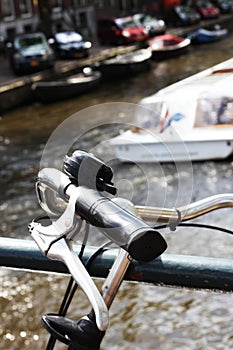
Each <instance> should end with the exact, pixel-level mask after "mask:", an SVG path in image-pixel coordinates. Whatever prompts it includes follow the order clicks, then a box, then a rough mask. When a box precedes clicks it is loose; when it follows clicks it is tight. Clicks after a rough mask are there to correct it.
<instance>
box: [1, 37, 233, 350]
mask: <svg viewBox="0 0 233 350" xmlns="http://www.w3.org/2000/svg"><path fill="white" fill-rule="evenodd" d="M232 52H233V41H232V37H229V38H227V39H226V40H224V41H222V42H221V43H218V44H211V45H206V46H199V47H198V46H196V47H192V48H191V50H190V52H189V53H188V54H187V55H184V56H181V57H179V58H177V59H171V60H168V61H164V62H160V63H155V62H154V63H153V66H152V69H151V70H150V71H148V72H146V73H143V74H140V75H138V76H136V77H134V78H131V79H126V80H121V81H117V82H113V83H105V84H103V85H102V86H101V87H100V88H99V89H98V90H97V91H95V92H92V93H89V94H87V95H85V96H82V97H79V98H76V99H72V100H69V101H65V102H59V103H56V104H52V105H49V106H42V105H39V104H33V105H30V106H27V107H23V108H20V109H18V110H16V111H12V112H8V113H5V114H4V115H3V116H2V117H1V120H0V126H1V129H0V130H1V131H0V138H1V144H0V151H1V169H0V183H1V203H0V212H1V222H0V229H1V236H4V237H12V238H28V239H31V238H30V236H29V234H28V232H27V224H28V222H30V220H32V219H33V218H34V217H35V216H37V215H38V214H40V213H41V212H42V211H41V209H40V208H39V206H38V202H37V199H36V196H35V191H34V181H35V177H36V174H37V171H38V168H39V164H40V159H41V156H42V152H43V149H44V147H45V144H46V142H47V140H48V138H49V136H50V135H51V133H52V132H53V131H54V130H55V129H56V127H57V126H59V125H60V124H61V123H62V122H63V121H64V120H67V118H68V117H70V116H72V115H74V114H75V113H77V112H78V118H77V125H76V127H77V129H74V130H70V133H71V134H73V133H76V132H77V134H80V131H81V133H84V131H86V130H88V133H87V134H85V135H84V136H83V137H82V138H81V140H79V146H80V147H82V148H84V149H87V150H92V151H93V150H94V151H98V153H100V155H101V156H103V158H104V157H105V156H107V155H108V153H109V154H110V155H111V151H110V150H109V149H108V148H107V147H106V145H105V144H103V145H102V143H101V141H102V140H105V139H107V138H108V137H111V136H112V135H114V134H115V133H116V132H117V130H118V129H119V128H120V124H114V125H113V123H125V122H128V119H129V118H128V115H127V112H126V110H127V108H126V109H125V107H126V106H127V105H128V103H130V104H132V103H137V102H138V101H139V100H140V99H141V98H143V97H145V96H148V95H150V94H152V93H155V92H156V91H158V90H159V89H160V88H162V87H165V86H167V85H169V84H171V83H173V82H175V81H177V80H180V79H183V78H185V77H187V76H189V75H191V74H194V73H196V72H198V71H201V70H203V69H205V68H208V67H210V66H212V65H214V64H217V63H219V62H221V61H223V60H225V59H228V58H231V56H232ZM116 102H118V103H120V104H118V106H120V107H121V106H123V107H124V108H123V109H124V112H123V113H120V112H119V111H117V110H113V108H112V107H113V106H116V104H115V103H116ZM104 103H108V105H106V108H103V109H101V108H100V107H96V105H102V104H104ZM84 109H87V110H85V111H84ZM102 110H104V112H105V113H103V114H101V113H102ZM80 111H81V112H80ZM100 124H105V125H102V126H101V127H96V125H100ZM93 127H94V128H93ZM60 147H61V145H60ZM58 148H59V147H56V152H57V153H58V154H59V149H58ZM52 151H53V150H51V153H53V152H52ZM54 152H55V149H54ZM61 153H62V152H61ZM50 156H51V154H50ZM113 168H114V174H115V183H116V185H117V187H118V189H119V195H120V196H123V197H126V198H129V199H131V200H133V202H134V203H137V204H145V203H146V204H149V205H156V206H161V205H165V206H166V207H175V206H180V205H184V204H186V203H187V202H188V201H190V200H198V199H201V198H203V197H205V196H209V195H214V194H218V193H228V192H232V161H229V160H228V161H223V162H203V163H194V164H193V165H192V166H191V167H190V166H188V167H187V165H180V166H179V169H178V170H179V171H178V172H177V169H176V168H175V167H174V165H172V164H167V165H156V166H154V165H149V164H144V165H136V164H134V165H130V164H125V165H122V164H120V163H119V162H117V161H114V163H113ZM199 220H200V219H199ZM202 221H203V222H206V223H211V224H217V225H219V226H224V227H227V228H231V227H232V223H233V219H232V210H230V209H223V210H221V211H218V212H213V213H211V214H208V215H206V217H205V219H203V220H202ZM164 235H165V236H166V240H167V242H168V245H169V248H168V253H176V254H187V255H202V256H209V257H223V258H231V259H232V253H233V238H232V237H230V236H227V235H226V234H222V233H218V232H212V231H207V230H202V231H200V230H198V229H187V228H182V229H179V230H177V231H176V232H173V233H168V232H165V233H164ZM102 239H103V238H102V236H101V235H100V234H99V235H97V236H91V237H90V241H91V242H90V243H91V244H97V243H100V242H102ZM0 280H1V284H0V337H1V342H0V349H2V350H6V349H10V350H22V349H34V350H39V349H40V350H41V349H44V348H45V344H46V341H47V339H48V336H47V333H46V331H45V330H44V329H43V328H42V327H41V324H40V318H41V315H43V313H45V312H56V311H57V310H58V307H59V302H60V300H61V297H62V295H63V292H64V290H65V288H66V284H67V281H68V277H64V276H58V275H48V274H38V273H31V272H25V271H12V270H8V269H1V270H0ZM96 283H97V284H98V285H99V286H101V284H102V281H96ZM72 306H73V307H72V310H71V311H70V316H72V317H77V318H78V317H80V316H82V315H83V314H85V313H86V312H88V311H89V308H90V307H89V305H88V302H87V301H86V298H85V297H84V295H83V293H81V292H79V293H78V294H77V297H75V300H74V302H73V304H72ZM232 324H233V297H232V295H231V294H224V293H207V292H204V291H190V290H182V289H172V288H166V287H154V286H149V285H141V284H140V285H139V284H135V283H130V284H127V283H123V285H122V287H121V289H120V291H119V294H118V296H117V298H116V300H115V302H114V303H113V306H112V308H111V312H110V328H109V330H108V332H107V335H106V338H105V339H104V341H103V343H102V349H103V350H105V349H106V350H107V349H111V350H115V349H122V350H131V349H134V350H139V349H140V350H141V349H148V350H155V349H156V350H157V349H158V350H161V349H163V350H178V349H179V350H187V349H191V350H213V349H214V350H230V349H232V348H233V329H232ZM56 348H57V349H64V346H63V345H61V344H60V345H57V347H56Z"/></svg>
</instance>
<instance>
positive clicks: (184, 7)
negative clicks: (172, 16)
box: [176, 6, 194, 14]
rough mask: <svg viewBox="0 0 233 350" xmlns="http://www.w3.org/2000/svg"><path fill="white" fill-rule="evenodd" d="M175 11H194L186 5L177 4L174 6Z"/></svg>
mask: <svg viewBox="0 0 233 350" xmlns="http://www.w3.org/2000/svg"><path fill="white" fill-rule="evenodd" d="M176 9H177V12H178V13H185V14H189V13H193V12H194V11H193V10H192V9H191V8H190V7H188V6H177V7H176Z"/></svg>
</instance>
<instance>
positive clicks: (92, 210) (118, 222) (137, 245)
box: [76, 186, 167, 261]
mask: <svg viewBox="0 0 233 350" xmlns="http://www.w3.org/2000/svg"><path fill="white" fill-rule="evenodd" d="M79 189H80V195H79V198H78V201H77V203H76V211H77V213H78V214H79V215H80V216H81V217H82V218H84V219H85V220H87V221H88V222H89V223H90V224H92V225H94V226H97V227H98V228H99V229H100V230H101V231H102V232H103V233H104V234H105V235H106V236H107V237H108V238H109V239H110V240H111V241H113V242H114V243H116V244H117V245H118V246H120V247H122V248H124V249H125V250H126V251H128V252H129V254H130V255H131V256H132V258H134V259H136V260H138V261H151V260H154V259H155V258H157V257H158V256H159V255H161V254H162V253H163V252H164V251H165V250H166V248H167V244H166V241H165V240H164V238H163V237H162V236H161V234H160V233H159V232H157V231H156V230H154V229H153V228H151V227H150V226H149V225H147V224H146V223H145V222H144V221H142V220H141V219H139V218H138V217H136V216H134V215H132V214H131V213H129V212H128V211H126V210H125V209H123V208H121V207H120V206H119V205H117V204H116V203H115V202H113V201H111V199H109V198H107V197H104V196H102V195H101V194H100V193H99V192H97V191H95V190H92V189H90V188H87V187H84V186H81V187H79Z"/></svg>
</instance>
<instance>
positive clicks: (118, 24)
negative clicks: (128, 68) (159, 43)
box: [97, 16, 148, 45]
mask: <svg viewBox="0 0 233 350" xmlns="http://www.w3.org/2000/svg"><path fill="white" fill-rule="evenodd" d="M97 25H98V37H99V39H100V42H101V43H103V44H109V43H110V44H117V45H122V44H128V43H133V42H136V41H143V40H146V39H147V38H148V31H147V30H146V29H145V28H144V27H143V26H138V25H137V24H136V23H135V21H134V19H133V17H131V16H128V17H122V18H115V19H102V20H99V21H98V24H97Z"/></svg>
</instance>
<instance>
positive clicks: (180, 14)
mask: <svg viewBox="0 0 233 350" xmlns="http://www.w3.org/2000/svg"><path fill="white" fill-rule="evenodd" d="M166 19H167V21H168V22H169V23H171V24H173V25H175V26H179V25H180V26H189V25H192V24H196V23H199V22H200V20H201V16H200V14H199V13H198V12H197V11H196V10H195V9H194V8H192V7H190V6H188V5H177V6H173V7H171V8H170V10H168V13H167V15H166Z"/></svg>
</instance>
